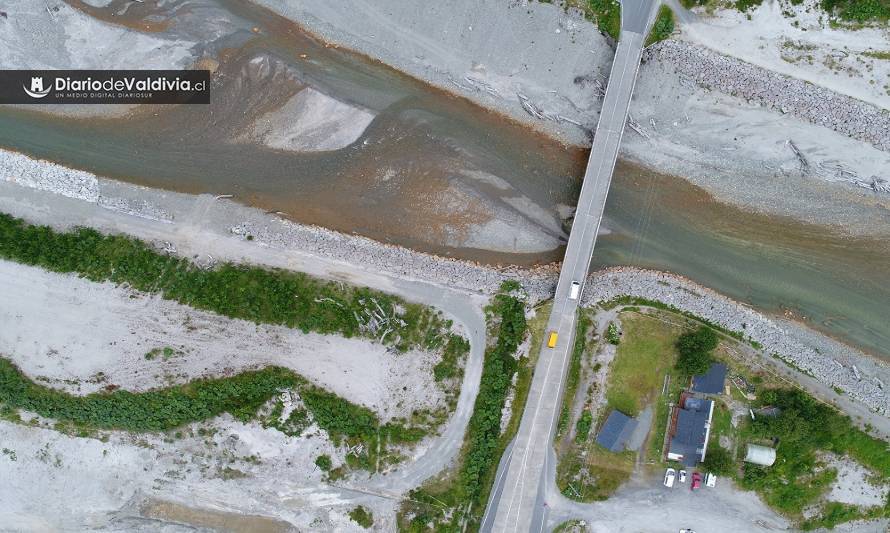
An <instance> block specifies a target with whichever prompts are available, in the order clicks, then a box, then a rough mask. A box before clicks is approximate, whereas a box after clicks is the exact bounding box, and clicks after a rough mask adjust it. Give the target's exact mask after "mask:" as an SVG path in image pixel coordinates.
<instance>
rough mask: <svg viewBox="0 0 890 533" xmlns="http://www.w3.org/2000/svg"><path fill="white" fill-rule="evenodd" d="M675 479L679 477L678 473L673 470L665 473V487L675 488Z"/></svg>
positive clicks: (669, 469) (670, 469)
mask: <svg viewBox="0 0 890 533" xmlns="http://www.w3.org/2000/svg"><path fill="white" fill-rule="evenodd" d="M675 477H677V471H676V470H674V469H673V468H668V469H667V471H666V472H665V473H664V486H665V487H668V488H670V487H673V486H674V478H675Z"/></svg>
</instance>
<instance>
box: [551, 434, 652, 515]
mask: <svg viewBox="0 0 890 533" xmlns="http://www.w3.org/2000/svg"><path fill="white" fill-rule="evenodd" d="M635 459H636V453H635V452H631V451H626V452H621V453H613V452H610V451H609V450H607V449H605V448H603V447H602V446H599V445H598V444H592V445H590V446H589V447H588V448H587V455H586V457H581V454H580V453H577V451H576V452H575V453H567V454H565V455H564V456H563V457H561V458H560V461H559V465H558V466H557V471H556V484H557V486H558V487H559V490H560V491H561V492H562V494H563V495H564V496H565V497H567V498H571V499H573V500H575V501H580V502H594V501H602V500H605V499H608V498H609V496H611V495H612V494H614V493H615V491H616V490H618V488H619V487H620V486H621V484H622V483H624V482H625V481H626V480H627V479H628V478H629V477H630V475H631V473H632V472H633V469H634V461H635Z"/></svg>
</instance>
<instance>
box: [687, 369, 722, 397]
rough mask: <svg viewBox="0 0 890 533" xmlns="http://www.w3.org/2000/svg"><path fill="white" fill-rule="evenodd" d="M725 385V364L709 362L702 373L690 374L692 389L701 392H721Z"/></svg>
mask: <svg viewBox="0 0 890 533" xmlns="http://www.w3.org/2000/svg"><path fill="white" fill-rule="evenodd" d="M725 386H726V365H725V364H723V363H711V366H710V368H708V371H707V372H705V373H704V374H696V375H694V376H692V390H693V391H694V392H698V393H701V394H723V388H724V387H725Z"/></svg>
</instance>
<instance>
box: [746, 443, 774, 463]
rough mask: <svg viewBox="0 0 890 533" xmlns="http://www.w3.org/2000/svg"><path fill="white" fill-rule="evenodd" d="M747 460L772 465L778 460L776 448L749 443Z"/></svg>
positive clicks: (747, 461)
mask: <svg viewBox="0 0 890 533" xmlns="http://www.w3.org/2000/svg"><path fill="white" fill-rule="evenodd" d="M745 462H746V463H752V464H755V465H761V466H772V465H773V463H775V462H776V449H775V448H770V447H769V446H761V445H759V444H749V445H748V451H747V453H745Z"/></svg>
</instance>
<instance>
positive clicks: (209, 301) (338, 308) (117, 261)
mask: <svg viewBox="0 0 890 533" xmlns="http://www.w3.org/2000/svg"><path fill="white" fill-rule="evenodd" d="M0 258H4V259H9V260H11V261H17V262H19V263H24V264H27V265H33V266H39V267H42V268H45V269H47V270H51V271H54V272H63V273H68V272H73V273H76V274H79V275H81V276H83V277H85V278H87V279H89V280H91V281H100V282H101V281H110V282H113V283H118V284H127V285H129V286H131V287H132V288H134V289H136V290H139V291H142V292H148V293H160V294H161V295H162V296H163V297H164V298H166V299H169V300H175V301H177V302H179V303H182V304H184V305H189V306H191V307H194V308H198V309H204V310H207V311H212V312H214V313H218V314H221V315H224V316H227V317H231V318H240V319H243V320H248V321H251V322H256V323H266V324H280V325H284V326H287V327H290V328H297V329H300V330H302V331H304V332H309V331H314V332H317V333H322V334H331V333H339V334H341V335H343V336H345V337H355V336H366V337H369V338H372V339H374V340H377V341H380V342H382V343H384V344H390V345H393V346H394V347H396V348H397V349H399V350H401V351H405V350H408V349H410V348H413V347H417V348H420V349H433V348H437V347H439V346H440V345H441V344H442V342H443V341H444V335H445V334H446V330H447V328H448V324H447V323H446V322H445V320H443V319H442V317H441V315H440V314H439V313H438V312H436V311H434V310H433V309H431V308H429V307H426V306H423V305H418V304H413V303H408V302H405V301H404V300H402V299H400V298H397V297H394V296H391V295H388V294H385V293H382V292H379V291H375V290H371V289H367V288H361V287H350V286H344V285H342V284H339V283H334V282H328V281H323V280H320V279H316V278H312V277H310V276H307V275H306V274H302V273H299V272H290V271H284V270H270V269H264V268H259V267H253V266H241V265H235V264H232V263H224V264H222V265H219V266H218V267H216V268H215V269H212V270H204V269H202V268H199V267H197V266H196V265H194V264H192V263H190V262H189V261H187V260H185V259H181V258H177V257H172V256H169V255H165V254H162V253H159V252H157V251H155V250H153V249H152V248H151V247H149V246H148V245H147V244H145V243H144V242H142V241H140V240H138V239H133V238H130V237H126V236H122V235H107V236H106V235H102V234H101V233H99V232H97V231H95V230H92V229H86V228H79V229H75V230H72V231H69V232H66V233H61V232H56V231H55V230H53V229H52V228H49V227H47V226H33V225H29V224H26V223H25V222H24V221H23V220H20V219H17V218H14V217H11V216H9V215H6V214H3V213H0ZM397 309H398V310H403V312H401V313H399V312H397ZM380 315H385V316H386V317H393V318H398V319H400V320H392V321H390V324H391V326H392V327H393V328H394V330H393V331H392V332H391V333H389V334H388V335H386V336H385V337H383V338H382V339H381V338H380V333H379V332H372V331H370V330H369V329H368V328H366V327H365V326H364V323H365V322H367V321H368V320H370V317H371V316H380ZM362 317H364V318H362ZM402 322H404V324H402ZM154 355H156V354H153V356H154Z"/></svg>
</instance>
